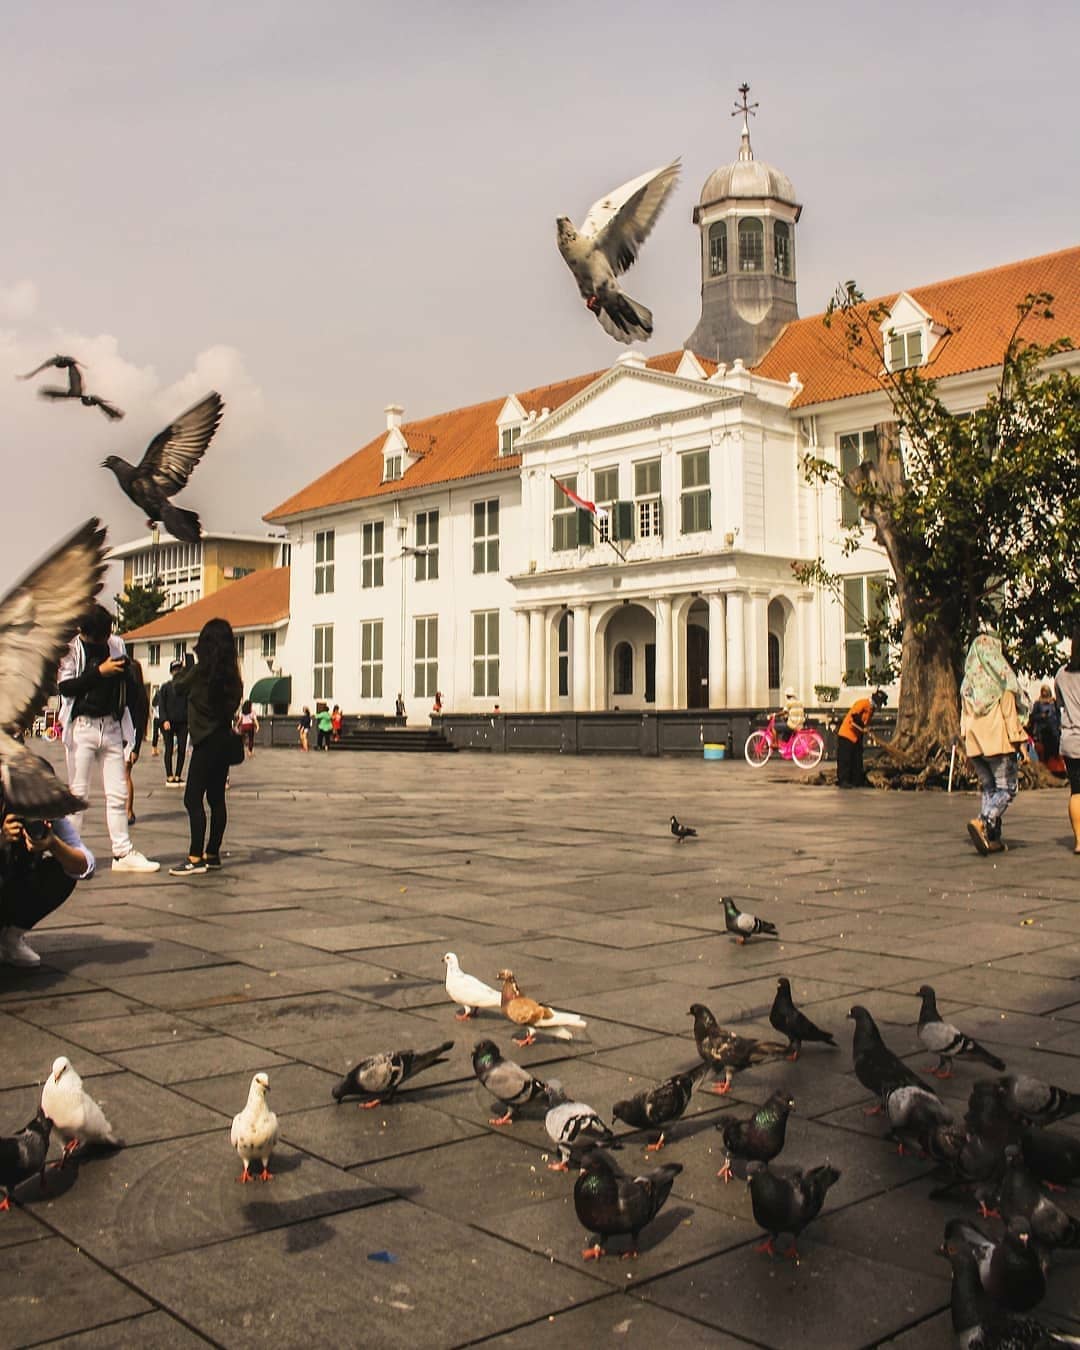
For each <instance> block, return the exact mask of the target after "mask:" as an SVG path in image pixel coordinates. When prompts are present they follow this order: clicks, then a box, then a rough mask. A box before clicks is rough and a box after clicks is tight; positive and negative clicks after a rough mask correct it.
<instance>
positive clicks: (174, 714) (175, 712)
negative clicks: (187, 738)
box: [158, 680, 188, 725]
mask: <svg viewBox="0 0 1080 1350" xmlns="http://www.w3.org/2000/svg"><path fill="white" fill-rule="evenodd" d="M158 720H159V721H161V722H169V723H170V724H172V725H175V724H176V723H177V722H180V723H184V722H186V721H187V720H188V710H187V693H186V692H185V691H184V690H183V689H177V687H176V684H175V682H174V681H173V680H166V681H165V683H164V684H163V685H162V686H161V688H160V689H159V690H158Z"/></svg>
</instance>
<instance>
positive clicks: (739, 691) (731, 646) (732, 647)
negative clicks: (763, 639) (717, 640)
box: [727, 591, 747, 708]
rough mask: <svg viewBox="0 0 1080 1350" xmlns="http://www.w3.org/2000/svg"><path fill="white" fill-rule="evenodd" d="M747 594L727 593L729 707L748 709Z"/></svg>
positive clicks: (743, 592)
mask: <svg viewBox="0 0 1080 1350" xmlns="http://www.w3.org/2000/svg"><path fill="white" fill-rule="evenodd" d="M746 599H747V597H746V592H745V591H729V592H728V593H727V697H728V707H731V708H745V707H746Z"/></svg>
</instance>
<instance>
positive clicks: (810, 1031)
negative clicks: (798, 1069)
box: [769, 975, 836, 1062]
mask: <svg viewBox="0 0 1080 1350" xmlns="http://www.w3.org/2000/svg"><path fill="white" fill-rule="evenodd" d="M769 1025H770V1026H771V1027H773V1028H775V1030H777V1031H779V1032H780V1034H781V1035H782V1036H786V1037H787V1038H788V1056H787V1057H788V1059H790V1060H791V1061H792V1062H794V1061H795V1060H797V1059H798V1058H799V1052H800V1050H802V1044H803V1041H822V1042H823V1043H824V1044H825V1045H831V1046H834V1047H835V1045H836V1041H835V1040H834V1039H833V1035H832V1032H831V1031H822V1030H821V1028H820V1027H817V1026H815V1025H814V1024H813V1022H811V1021H810V1019H809V1017H807V1016H806V1014H805V1013H802V1012H800V1011H799V1009H798V1008H796V1006H795V1004H794V1003H793V1002H792V998H791V982H790V980H787V979H785V978H784V976H783V975H781V976H780V978H779V979H778V980H777V981H776V997H775V998H774V999H773V1005H772V1008H771V1009H770V1011H769Z"/></svg>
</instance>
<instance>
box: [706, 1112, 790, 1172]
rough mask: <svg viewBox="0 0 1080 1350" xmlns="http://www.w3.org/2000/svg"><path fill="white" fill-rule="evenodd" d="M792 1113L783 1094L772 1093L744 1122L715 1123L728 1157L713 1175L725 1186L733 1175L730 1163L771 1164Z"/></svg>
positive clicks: (780, 1146)
mask: <svg viewBox="0 0 1080 1350" xmlns="http://www.w3.org/2000/svg"><path fill="white" fill-rule="evenodd" d="M794 1110H795V1102H794V1101H793V1100H792V1098H790V1097H789V1096H788V1095H787V1093H786V1092H774V1093H773V1094H772V1096H770V1097H769V1099H768V1101H767V1102H766V1103H765V1105H764V1106H759V1107H758V1109H757V1110H756V1111H755V1112H754V1113H753V1114H752V1115H751V1116H749V1117H748V1118H747V1119H745V1120H739V1119H737V1118H736V1117H734V1116H729V1117H728V1118H727V1119H726V1120H721V1121H719V1122H718V1123H717V1125H716V1128H717V1129H718V1130H719V1131H720V1133H721V1134H722V1135H723V1137H724V1151H725V1152H726V1154H727V1156H726V1157H725V1159H724V1165H723V1167H721V1169H720V1171H719V1172H717V1174H716V1175H717V1176H718V1177H723V1178H724V1184H725V1185H727V1183H728V1182H729V1181H730V1180H731V1178H732V1175H733V1173H732V1171H731V1164H732V1162H735V1161H737V1162H761V1163H770V1162H772V1160H773V1159H774V1158H775V1157H776V1156H777V1155H778V1154H779V1152H780V1150H781V1149H782V1148H783V1147H784V1135H785V1132H786V1130H787V1122H788V1115H789V1114H790V1113H791V1112H792V1111H794Z"/></svg>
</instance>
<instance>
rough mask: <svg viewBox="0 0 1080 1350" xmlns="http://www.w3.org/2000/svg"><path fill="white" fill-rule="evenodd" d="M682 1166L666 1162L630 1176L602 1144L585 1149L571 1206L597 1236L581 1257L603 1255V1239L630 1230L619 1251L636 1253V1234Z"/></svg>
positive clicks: (588, 1258) (660, 1204)
mask: <svg viewBox="0 0 1080 1350" xmlns="http://www.w3.org/2000/svg"><path fill="white" fill-rule="evenodd" d="M682 1170H683V1169H682V1164H681V1163H665V1164H664V1165H663V1166H662V1167H656V1168H653V1169H652V1170H651V1171H648V1172H642V1173H641V1174H640V1176H636V1177H631V1176H628V1175H627V1173H625V1172H624V1171H623V1170H622V1168H620V1167H619V1165H618V1164H617V1163H616V1161H615V1159H614V1158H613V1157H612V1156H611V1154H610V1153H607V1152H605V1151H604V1150H603V1149H602V1148H597V1149H592V1150H591V1151H590V1152H589V1153H587V1154H586V1155H585V1157H584V1158H583V1159H582V1167H581V1173H580V1175H579V1176H578V1179H577V1181H576V1182H575V1183H574V1209H575V1210H576V1211H577V1216H578V1220H579V1221H580V1223H581V1226H582V1227H583V1228H584V1229H585V1230H586V1232H588V1233H590V1234H591V1233H595V1234H596V1235H597V1236H596V1239H595V1241H594V1242H593V1245H592V1246H591V1247H586V1248H585V1250H584V1251H583V1252H582V1253H581V1255H582V1258H583V1259H584V1260H586V1261H593V1260H599V1259H600V1257H601V1256H604V1255H605V1251H604V1246H605V1239H607V1238H611V1237H615V1236H617V1235H618V1234H620V1233H629V1234H630V1250H629V1251H625V1252H623V1253H622V1255H623V1259H624V1260H625V1259H626V1258H628V1257H635V1256H637V1241H638V1234H639V1233H640V1232H641V1230H642V1229H643V1228H644V1227H645V1225H646V1224H648V1223H651V1222H652V1220H653V1219H655V1218H656V1216H657V1214H659V1213H660V1210H661V1208H662V1207H663V1204H664V1201H665V1200H667V1198H668V1196H669V1195H670V1194H671V1188H672V1186H673V1185H674V1184H675V1178H676V1177H677V1176H678V1175H679V1173H680V1172H681V1171H682Z"/></svg>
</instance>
